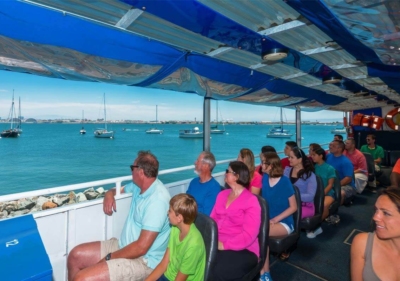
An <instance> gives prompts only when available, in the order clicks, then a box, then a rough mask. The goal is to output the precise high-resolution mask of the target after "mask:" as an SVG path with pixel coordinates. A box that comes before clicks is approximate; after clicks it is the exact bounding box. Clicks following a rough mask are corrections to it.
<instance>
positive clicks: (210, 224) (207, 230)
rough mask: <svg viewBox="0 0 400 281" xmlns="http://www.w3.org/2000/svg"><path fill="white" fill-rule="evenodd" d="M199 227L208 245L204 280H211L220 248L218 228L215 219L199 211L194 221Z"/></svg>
mask: <svg viewBox="0 0 400 281" xmlns="http://www.w3.org/2000/svg"><path fill="white" fill-rule="evenodd" d="M194 224H195V225H196V227H197V229H198V230H199V231H200V233H201V236H202V237H203V240H204V245H205V247H206V268H205V272H204V280H205V281H211V280H212V278H211V277H210V272H211V267H212V265H213V264H214V261H215V258H216V256H217V250H218V228H217V224H216V223H215V221H214V220H213V219H212V218H210V217H209V216H206V215H204V214H201V213H198V214H197V217H196V220H195V221H194Z"/></svg>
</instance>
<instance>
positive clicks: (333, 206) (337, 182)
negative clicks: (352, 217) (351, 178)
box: [329, 170, 342, 215]
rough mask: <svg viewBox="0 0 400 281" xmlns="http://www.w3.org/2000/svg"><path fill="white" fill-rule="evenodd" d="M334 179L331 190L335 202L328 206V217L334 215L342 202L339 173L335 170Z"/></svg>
mask: <svg viewBox="0 0 400 281" xmlns="http://www.w3.org/2000/svg"><path fill="white" fill-rule="evenodd" d="M335 173H336V178H335V181H334V182H333V190H334V191H335V201H334V202H333V203H332V204H331V205H330V206H329V215H333V214H336V213H337V212H338V210H339V207H340V202H341V200H342V186H341V185H340V179H339V173H338V171H336V170H335Z"/></svg>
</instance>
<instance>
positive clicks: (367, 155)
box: [363, 152, 375, 181]
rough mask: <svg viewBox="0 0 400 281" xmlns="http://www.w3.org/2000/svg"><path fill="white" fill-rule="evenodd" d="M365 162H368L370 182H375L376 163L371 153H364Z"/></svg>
mask: <svg viewBox="0 0 400 281" xmlns="http://www.w3.org/2000/svg"><path fill="white" fill-rule="evenodd" d="M363 154H364V156H365V160H367V167H368V181H373V180H374V179H375V162H374V158H373V157H372V155H371V153H368V152H363Z"/></svg>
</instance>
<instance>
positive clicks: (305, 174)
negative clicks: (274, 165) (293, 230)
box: [283, 147, 317, 218]
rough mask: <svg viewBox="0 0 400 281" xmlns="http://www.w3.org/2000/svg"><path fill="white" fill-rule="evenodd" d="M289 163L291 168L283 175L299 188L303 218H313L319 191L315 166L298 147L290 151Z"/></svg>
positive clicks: (286, 169)
mask: <svg viewBox="0 0 400 281" xmlns="http://www.w3.org/2000/svg"><path fill="white" fill-rule="evenodd" d="M289 161H290V166H291V167H286V168H285V170H284V171H283V174H284V175H285V176H286V177H288V178H289V179H290V181H291V183H292V184H293V185H295V186H297V187H298V188H299V191H300V197H301V205H302V207H301V212H302V213H301V218H307V217H311V216H313V215H314V214H315V206H314V197H315V192H316V191H317V178H316V177H315V174H314V165H313V164H312V163H311V161H310V159H309V158H308V157H307V156H306V155H305V153H304V152H303V150H301V149H300V148H298V147H294V148H292V150H291V151H290V153H289Z"/></svg>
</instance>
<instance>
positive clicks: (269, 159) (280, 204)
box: [260, 152, 297, 281]
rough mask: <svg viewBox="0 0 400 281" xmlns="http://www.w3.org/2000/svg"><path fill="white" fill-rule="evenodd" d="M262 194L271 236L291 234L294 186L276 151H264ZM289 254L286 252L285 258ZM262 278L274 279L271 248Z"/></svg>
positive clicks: (294, 207)
mask: <svg viewBox="0 0 400 281" xmlns="http://www.w3.org/2000/svg"><path fill="white" fill-rule="evenodd" d="M264 158H265V161H264V162H263V171H264V176H263V187H262V196H263V197H264V199H265V200H266V201H267V202H268V207H269V236H270V237H273V236H283V235H289V234H290V233H292V232H293V230H294V221H293V213H294V212H296V210H297V203H296V198H295V196H294V190H293V186H292V184H291V182H290V180H289V179H288V178H287V177H283V169H282V165H281V161H280V159H279V157H278V155H277V154H276V153H272V152H270V153H264ZM288 257H289V254H286V253H284V258H285V259H286V258H288ZM260 280H262V281H272V278H271V274H270V269H269V248H268V249H267V256H266V260H265V263H264V266H263V268H262V270H261V276H260Z"/></svg>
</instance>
